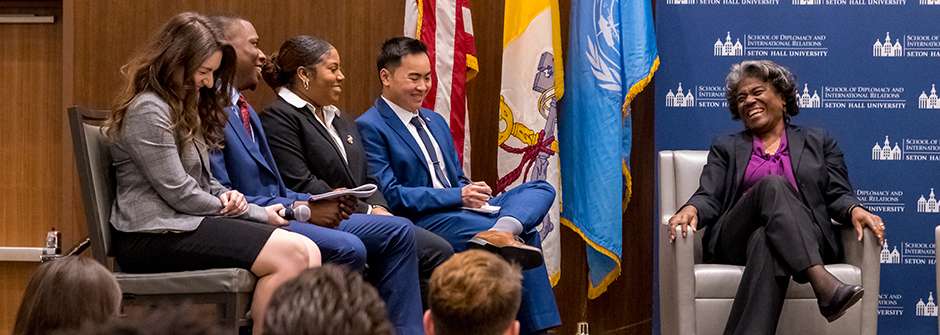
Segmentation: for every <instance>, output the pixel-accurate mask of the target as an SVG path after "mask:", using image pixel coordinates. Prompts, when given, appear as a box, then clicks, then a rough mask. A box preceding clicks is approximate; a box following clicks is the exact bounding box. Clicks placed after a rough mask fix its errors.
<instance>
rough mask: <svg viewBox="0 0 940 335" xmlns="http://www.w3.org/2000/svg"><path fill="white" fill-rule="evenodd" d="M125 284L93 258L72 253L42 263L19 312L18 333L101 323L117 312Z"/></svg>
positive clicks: (32, 334) (32, 333) (15, 329)
mask: <svg viewBox="0 0 940 335" xmlns="http://www.w3.org/2000/svg"><path fill="white" fill-rule="evenodd" d="M120 304H121V288H120V287H118V283H117V281H116V280H115V279H114V275H112V274H111V271H108V269H106V268H105V267H104V266H102V265H101V264H98V262H95V261H94V260H92V259H88V258H81V257H78V256H68V257H65V258H62V259H57V260H54V261H52V262H49V263H45V264H43V265H40V266H39V269H38V270H36V272H35V273H34V274H33V276H32V277H31V278H30V279H29V284H27V285H26V292H25V294H24V295H23V302H22V303H21V304H20V310H19V311H18V312H17V314H16V323H15V324H14V326H13V334H14V335H27V334H28V335H42V334H49V333H51V332H53V331H55V330H77V329H78V328H80V327H81V326H82V325H101V324H104V323H106V322H108V321H109V320H110V319H111V318H112V317H113V316H115V315H117V311H118V307H120Z"/></svg>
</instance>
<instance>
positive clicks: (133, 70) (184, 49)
mask: <svg viewBox="0 0 940 335" xmlns="http://www.w3.org/2000/svg"><path fill="white" fill-rule="evenodd" d="M220 41H221V37H220V36H219V32H216V31H214V30H213V29H212V28H211V27H210V26H209V25H208V22H207V19H206V18H205V17H203V16H202V15H199V14H196V13H191V12H187V13H180V14H178V15H176V16H174V17H173V18H172V19H170V21H169V22H167V23H166V24H165V25H164V26H163V27H161V28H160V29H159V30H157V32H156V33H155V34H154V35H153V36H152V37H151V39H150V43H149V44H148V45H146V46H144V47H143V48H141V49H139V50H138V52H137V53H136V55H135V56H134V58H132V59H131V60H130V61H129V62H128V63H127V64H125V65H124V66H122V67H121V73H122V74H123V75H124V77H125V79H126V80H127V81H128V83H127V85H124V88H123V90H122V91H121V93H120V95H119V96H118V99H117V102H116V105H117V106H116V108H115V109H114V111H113V112H112V115H111V118H110V119H109V120H108V123H107V126H108V132H107V135H108V136H109V137H112V138H113V137H114V136H115V135H116V134H117V133H118V132H120V131H121V128H122V127H123V125H124V116H125V115H126V113H127V108H128V107H129V106H130V104H131V102H132V101H133V100H134V98H135V97H137V95H139V94H140V93H143V92H147V91H151V92H153V93H155V94H156V95H157V96H159V97H160V99H162V100H163V101H165V102H166V103H167V104H168V105H169V106H170V112H171V114H172V117H173V118H172V120H173V128H174V129H176V137H177V141H178V143H184V142H188V141H190V140H191V139H193V138H195V137H196V136H197V135H200V134H201V135H203V136H205V138H206V141H207V143H208V144H209V145H210V147H212V148H217V147H219V146H220V143H221V142H222V140H223V139H224V136H225V133H224V131H223V130H224V128H225V123H226V122H227V121H228V115H227V114H225V107H226V106H228V105H230V104H231V101H230V93H229V92H231V83H232V81H233V79H234V77H235V69H236V68H235V63H236V61H237V58H236V57H237V56H236V54H235V49H233V48H232V47H231V46H229V45H225V44H222V43H220ZM219 51H221V52H222V62H221V64H220V65H219V68H218V70H216V71H215V73H214V76H215V83H214V85H210V87H205V88H202V89H196V83H194V82H193V81H192V78H193V77H194V76H195V75H196V74H197V72H198V71H199V68H200V66H202V64H203V62H204V61H205V60H206V59H209V57H210V56H212V55H213V54H215V53H216V52H219Z"/></svg>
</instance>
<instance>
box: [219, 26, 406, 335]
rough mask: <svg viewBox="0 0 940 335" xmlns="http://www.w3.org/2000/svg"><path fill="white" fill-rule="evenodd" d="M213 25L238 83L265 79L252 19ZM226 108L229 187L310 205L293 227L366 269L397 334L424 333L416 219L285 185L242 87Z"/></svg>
mask: <svg viewBox="0 0 940 335" xmlns="http://www.w3.org/2000/svg"><path fill="white" fill-rule="evenodd" d="M210 20H211V24H212V25H213V26H215V27H216V28H217V29H218V30H219V31H220V32H222V33H223V34H224V37H225V39H226V42H227V43H228V44H230V45H232V46H233V47H234V48H235V51H236V54H237V58H238V60H237V66H236V68H237V69H236V75H235V83H234V85H233V86H234V87H235V89H237V90H239V91H245V90H254V88H255V86H257V83H258V81H259V79H260V76H261V73H260V68H261V65H262V64H263V62H264V59H265V56H264V53H263V52H262V51H261V50H260V49H259V48H258V44H257V41H258V35H257V33H256V32H255V29H254V27H253V26H252V25H251V23H250V22H248V21H246V20H244V19H241V18H237V17H232V16H225V15H216V16H212V17H210ZM232 103H233V106H231V107H229V108H227V109H226V111H227V113H228V122H227V123H226V125H225V142H224V148H223V149H222V150H221V151H219V152H215V153H213V154H212V155H211V156H210V160H211V164H210V169H211V170H212V171H211V172H212V175H213V177H215V178H216V179H217V180H218V181H219V182H220V183H222V185H225V186H226V187H227V188H230V189H235V190H238V191H239V192H242V193H243V194H244V195H245V199H247V200H248V202H251V203H254V204H258V205H262V206H266V205H271V204H275V203H281V204H284V205H285V206H288V205H306V206H309V207H310V208H311V218H310V220H309V222H296V221H293V222H291V223H290V226H288V227H287V229H288V230H291V231H294V232H298V233H300V234H303V235H305V236H307V237H309V238H310V239H311V240H313V241H314V243H316V244H317V246H318V247H319V248H320V252H321V255H322V257H323V262H329V263H335V264H344V265H347V266H349V267H350V268H352V269H353V270H356V271H359V272H360V273H361V272H364V270H365V264H366V263H368V264H369V269H368V271H367V272H368V276H367V277H368V278H369V279H370V280H371V282H372V284H373V285H375V286H376V288H377V289H378V291H379V295H380V296H381V297H382V299H383V300H384V301H385V302H386V305H387V309H388V315H389V319H390V320H391V321H392V323H393V324H394V325H395V328H396V329H395V330H396V331H395V333H396V334H414V335H418V334H424V330H423V324H422V320H421V315H422V306H421V305H422V304H421V293H420V289H419V286H418V259H417V256H416V250H415V232H414V227H413V225H412V223H411V222H409V221H408V220H407V219H404V218H401V217H394V216H381V215H364V214H352V215H350V214H351V213H353V212H354V211H355V209H356V208H355V205H354V204H355V202H356V199H344V200H350V201H335V200H331V201H318V202H312V203H311V202H308V200H309V198H310V194H301V193H295V192H292V191H290V190H288V189H287V188H286V187H285V186H284V182H283V181H282V180H281V178H280V174H279V173H278V170H277V166H276V165H275V163H274V159H273V157H272V156H271V151H270V149H269V147H268V143H267V141H266V140H265V136H264V131H263V129H262V128H261V122H260V120H259V119H258V115H257V114H256V113H255V110H254V109H253V108H252V107H251V106H250V105H248V103H247V102H245V100H244V98H243V97H242V96H241V94H240V93H239V92H233V97H232Z"/></svg>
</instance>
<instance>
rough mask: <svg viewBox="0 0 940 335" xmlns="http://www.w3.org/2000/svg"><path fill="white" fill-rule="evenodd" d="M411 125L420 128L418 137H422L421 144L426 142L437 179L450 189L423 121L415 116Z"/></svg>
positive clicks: (425, 146) (425, 145)
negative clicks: (422, 123)
mask: <svg viewBox="0 0 940 335" xmlns="http://www.w3.org/2000/svg"><path fill="white" fill-rule="evenodd" d="M411 124H412V125H414V126H415V128H418V136H419V137H421V142H424V148H425V149H427V151H428V156H429V157H431V163H433V164H434V174H436V175H437V179H438V180H440V181H441V184H442V185H444V187H445V188H447V187H450V183H448V182H447V177H446V176H445V175H444V171H442V170H441V161H439V160H438V159H437V154H436V153H435V152H434V145H433V144H431V138H430V137H428V133H427V131H425V130H424V126H422V125H421V120H420V119H419V118H418V117H417V116H415V117H414V118H412V119H411Z"/></svg>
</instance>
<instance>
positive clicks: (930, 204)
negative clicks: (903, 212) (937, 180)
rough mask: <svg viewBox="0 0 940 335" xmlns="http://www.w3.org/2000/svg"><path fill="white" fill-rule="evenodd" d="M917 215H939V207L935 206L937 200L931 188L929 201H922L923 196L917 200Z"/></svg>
mask: <svg viewBox="0 0 940 335" xmlns="http://www.w3.org/2000/svg"><path fill="white" fill-rule="evenodd" d="M917 212H918V213H940V206H937V199H936V198H935V197H934V194H933V187H931V188H930V199H924V195H921V196H920V199H918V200H917Z"/></svg>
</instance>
